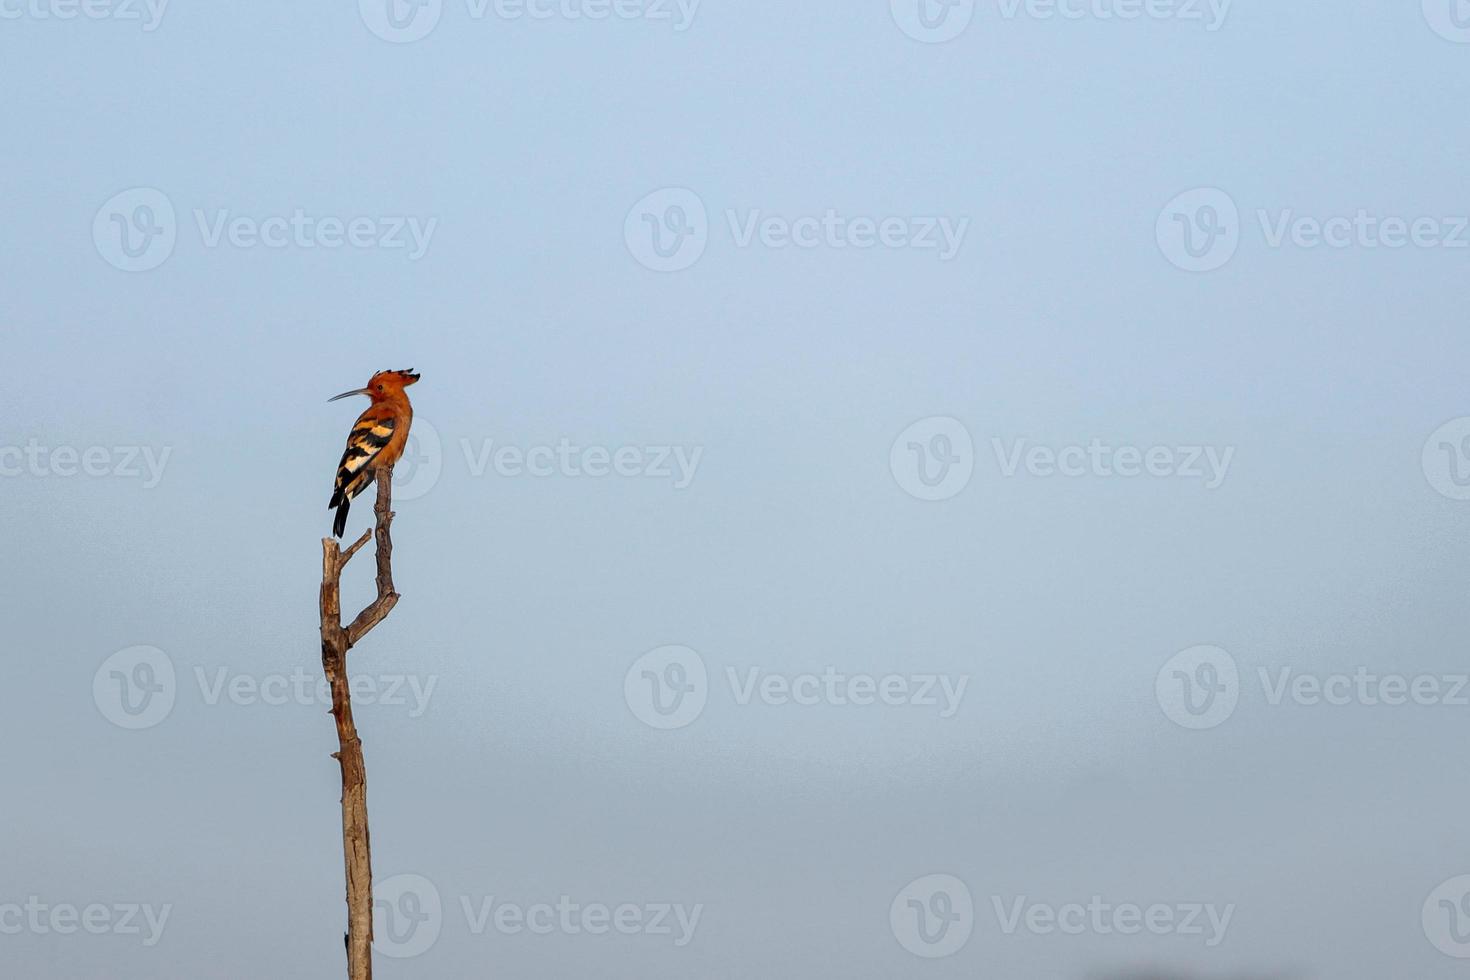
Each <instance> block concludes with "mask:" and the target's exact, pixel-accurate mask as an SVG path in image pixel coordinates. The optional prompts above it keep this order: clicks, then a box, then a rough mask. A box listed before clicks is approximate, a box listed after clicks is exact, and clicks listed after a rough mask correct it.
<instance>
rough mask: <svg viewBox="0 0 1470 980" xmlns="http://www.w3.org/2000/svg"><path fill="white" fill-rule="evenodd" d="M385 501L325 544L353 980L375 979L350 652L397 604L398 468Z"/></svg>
mask: <svg viewBox="0 0 1470 980" xmlns="http://www.w3.org/2000/svg"><path fill="white" fill-rule="evenodd" d="M377 481H378V502H377V504H376V506H375V507H374V509H373V512H374V513H375V514H376V515H377V527H376V528H375V530H372V531H364V532H363V533H362V537H360V538H358V539H357V541H356V542H354V543H353V545H352V547H350V548H348V549H347V550H346V551H341V550H340V548H339V547H338V544H337V541H336V539H335V538H323V539H322V596H321V607H322V669H323V670H324V671H326V675H327V681H328V683H329V684H330V685H331V688H332V716H333V717H334V718H335V719H336V720H337V743H338V750H337V751H336V752H333V753H332V758H334V759H336V760H337V761H338V763H340V764H341V768H342V856H343V860H344V862H345V865H346V871H347V977H348V980H372V975H373V952H372V950H373V867H372V855H371V851H370V848H369V845H368V818H367V770H366V769H365V768H364V766H363V761H362V740H361V739H359V738H358V737H357V726H356V725H355V724H354V723H353V721H352V692H351V687H350V685H349V683H348V679H347V651H348V650H351V649H352V648H353V647H354V646H355V645H356V644H357V642H358V641H359V640H361V639H362V638H363V637H364V636H367V634H368V633H369V632H370V631H371V630H372V628H373V627H374V626H377V625H378V624H379V623H381V622H382V621H383V620H384V619H386V618H387V616H388V613H390V612H391V611H392V610H393V607H394V606H395V605H397V604H398V593H397V592H395V591H394V590H393V539H392V537H390V536H389V533H388V531H389V527H390V526H391V525H392V523H393V468H392V467H384V468H383V469H382V470H381V471H380V472H379V473H378V476H377ZM374 534H376V535H377V539H378V543H377V551H378V577H377V581H378V597H377V598H376V599H374V600H373V601H372V602H371V603H370V604H369V605H368V607H367V608H366V609H364V610H363V611H362V612H360V613H358V614H357V617H356V618H355V619H353V620H352V622H351V623H349V624H348V625H347V626H345V627H344V626H343V625H342V570H343V569H344V568H346V567H347V563H348V562H349V561H351V560H352V556H353V555H355V554H357V553H358V551H360V550H361V549H362V547H363V545H365V544H367V543H368V539H369V538H371V537H373V536H374Z"/></svg>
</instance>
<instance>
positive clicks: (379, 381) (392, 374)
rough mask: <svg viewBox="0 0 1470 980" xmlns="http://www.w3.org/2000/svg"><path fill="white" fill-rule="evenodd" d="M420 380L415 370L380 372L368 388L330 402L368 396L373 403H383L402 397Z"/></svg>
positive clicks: (336, 397) (346, 392)
mask: <svg viewBox="0 0 1470 980" xmlns="http://www.w3.org/2000/svg"><path fill="white" fill-rule="evenodd" d="M418 379H419V376H418V375H417V374H415V373H414V370H413V368H409V369H408V370H407V371H379V372H378V373H377V374H375V375H373V376H372V379H371V380H370V381H368V383H367V387H366V388H354V389H353V390H352V391H344V392H342V394H340V395H337V396H335V397H333V398H329V399H327V400H328V401H333V402H334V401H337V400H339V399H342V398H351V397H352V396H353V395H367V396H368V397H369V398H371V399H372V400H373V401H375V402H377V401H383V400H384V399H387V398H393V397H395V396H401V395H402V394H403V389H404V388H407V387H408V386H409V385H411V384H413V383H414V382H415V381H417V380H418Z"/></svg>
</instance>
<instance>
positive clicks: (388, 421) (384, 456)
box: [327, 370, 419, 538]
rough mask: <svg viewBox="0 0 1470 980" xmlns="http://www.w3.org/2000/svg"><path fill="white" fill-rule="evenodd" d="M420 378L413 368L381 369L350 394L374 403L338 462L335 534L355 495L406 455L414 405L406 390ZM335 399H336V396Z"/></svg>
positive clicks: (343, 523) (333, 502)
mask: <svg viewBox="0 0 1470 980" xmlns="http://www.w3.org/2000/svg"><path fill="white" fill-rule="evenodd" d="M418 379H419V376H418V375H417V374H414V373H413V371H411V370H409V371H379V372H378V373H377V374H375V375H373V377H372V380H371V381H369V382H368V384H367V387H366V388H360V389H358V390H357V391H349V392H347V393H346V394H344V395H338V396H337V397H338V398H345V397H347V395H367V396H368V397H369V398H371V399H372V400H373V403H372V404H371V405H369V406H368V407H367V410H366V411H364V412H363V413H362V414H361V415H359V416H358V417H357V421H356V422H354V423H353V424H352V432H351V433H350V434H349V435H348V436H347V450H346V451H345V452H344V453H343V454H342V462H341V463H339V464H337V481H336V484H335V485H334V486H333V488H332V500H331V503H329V504H327V507H328V508H335V509H336V511H337V517H336V520H335V521H333V523H332V533H333V534H334V535H336V536H337V537H339V538H340V537H341V536H342V532H343V530H344V529H345V528H346V526H347V511H348V509H349V508H350V506H351V504H352V498H353V497H356V496H357V495H358V494H360V493H362V492H363V491H364V490H366V489H367V488H368V487H369V486H371V485H372V483H373V480H374V479H376V478H377V475H378V472H379V471H380V470H382V469H383V468H385V467H389V466H392V465H393V464H394V463H396V462H398V460H399V459H400V458H401V457H402V456H403V450H404V448H405V447H406V446H407V445H408V430H409V428H410V427H411V426H412V425H413V405H411V404H410V403H409V401H408V393H407V392H406V391H404V389H405V388H407V387H408V386H409V385H411V384H413V383H414V382H415V381H417V380H418ZM334 400H335V399H334Z"/></svg>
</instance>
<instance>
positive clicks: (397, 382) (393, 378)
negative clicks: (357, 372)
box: [368, 368, 419, 388]
mask: <svg viewBox="0 0 1470 980" xmlns="http://www.w3.org/2000/svg"><path fill="white" fill-rule="evenodd" d="M418 379H419V376H418V372H416V371H414V369H413V368H409V369H408V370H406V371H379V372H378V373H377V374H375V375H373V380H371V381H369V382H368V387H369V388H376V387H377V386H378V385H379V384H386V385H393V386H395V387H398V388H407V387H408V386H409V385H411V384H413V383H414V382H415V381H417V380H418Z"/></svg>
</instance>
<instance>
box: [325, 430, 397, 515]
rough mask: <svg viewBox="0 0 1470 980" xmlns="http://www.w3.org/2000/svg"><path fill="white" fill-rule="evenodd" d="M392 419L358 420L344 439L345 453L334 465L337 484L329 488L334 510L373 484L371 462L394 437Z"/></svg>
mask: <svg viewBox="0 0 1470 980" xmlns="http://www.w3.org/2000/svg"><path fill="white" fill-rule="evenodd" d="M395 424H396V423H395V422H394V420H393V419H392V418H360V419H358V420H357V424H356V425H354V426H353V427H352V433H351V434H350V435H349V436H348V437H347V450H346V451H345V452H344V453H343V454H342V462H341V463H338V464H337V482H336V484H335V485H334V486H333V487H332V502H331V503H330V504H328V505H327V506H328V507H337V506H340V505H341V504H344V503H346V502H347V501H349V500H351V499H352V498H353V497H356V496H357V495H358V494H360V493H362V492H363V491H364V490H366V489H367V488H368V486H369V485H371V484H372V482H373V467H372V462H373V460H374V459H376V458H377V457H378V454H379V453H381V452H382V451H383V450H384V448H386V447H387V445H388V441H389V440H390V439H392V438H393V429H394V427H395Z"/></svg>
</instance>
